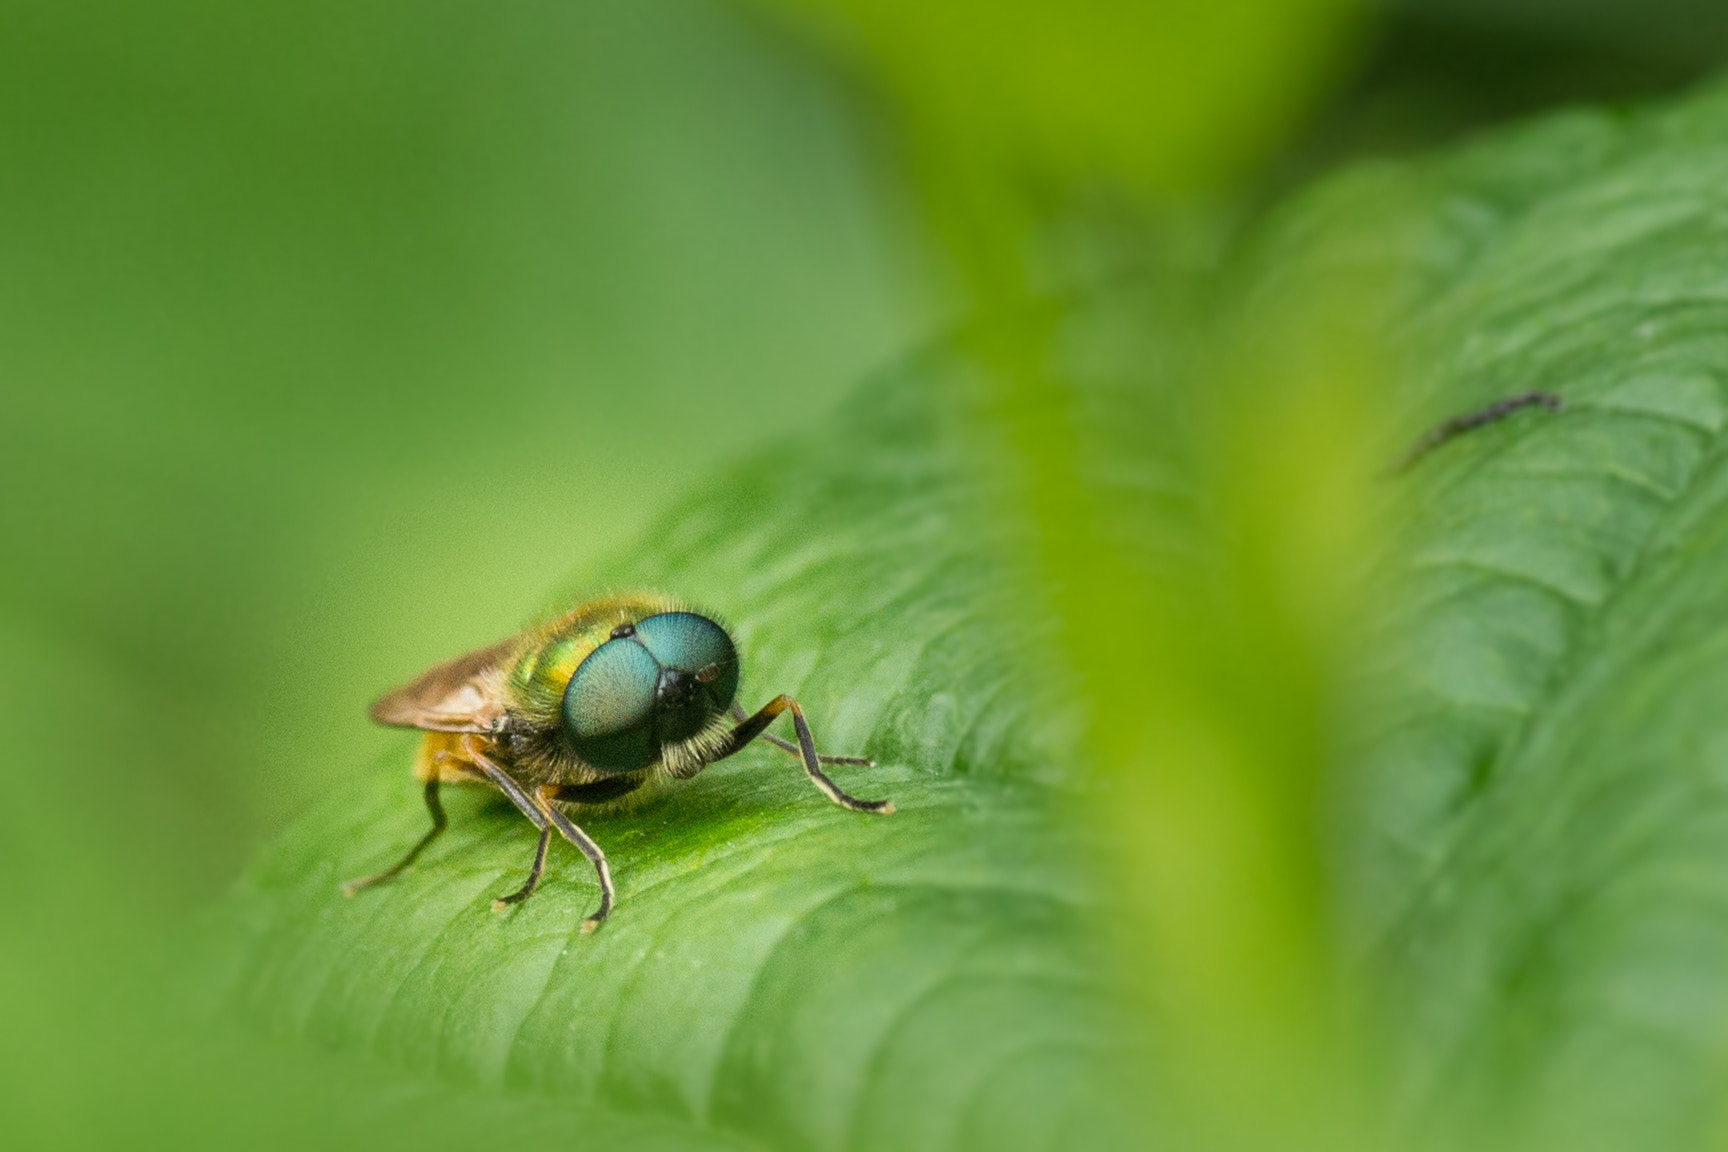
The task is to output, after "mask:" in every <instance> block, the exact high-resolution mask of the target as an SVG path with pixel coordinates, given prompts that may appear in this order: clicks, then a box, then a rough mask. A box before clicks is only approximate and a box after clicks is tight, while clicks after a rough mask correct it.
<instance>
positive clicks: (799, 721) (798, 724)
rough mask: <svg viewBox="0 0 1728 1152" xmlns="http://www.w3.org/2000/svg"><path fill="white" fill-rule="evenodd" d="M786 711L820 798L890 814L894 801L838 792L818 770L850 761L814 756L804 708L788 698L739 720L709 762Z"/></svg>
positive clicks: (725, 754)
mask: <svg viewBox="0 0 1728 1152" xmlns="http://www.w3.org/2000/svg"><path fill="white" fill-rule="evenodd" d="M786 711H790V712H791V713H792V727H793V728H794V729H796V730H797V733H798V746H797V751H798V756H799V758H800V759H802V760H803V761H804V771H805V773H806V774H807V775H808V776H809V777H810V782H811V783H812V784H814V785H816V787H817V789H818V790H819V791H821V793H822V795H824V796H826V797H828V799H830V800H832V801H834V803H836V804H838V805H840V807H842V808H850V809H852V811H854V812H875V813H878V814H880V815H883V816H886V815H888V814H889V813H891V812H893V811H894V801H892V800H859V799H857V798H856V797H853V796H848V795H847V794H846V793H845V792H842V791H841V790H840V786H839V785H838V784H835V783H834V781H832V780H830V779H828V776H827V774H826V773H824V772H823V771H822V765H823V764H824V763H851V762H853V761H852V760H851V758H847V759H845V760H840V759H839V758H826V757H822V756H818V755H816V738H815V737H813V736H811V735H810V724H809V722H808V721H807V720H805V719H804V709H802V708H800V707H798V701H796V700H794V699H792V697H790V696H785V695H781V696H776V697H774V699H772V700H770V701H768V703H766V704H764V705H763V706H762V710H761V711H759V712H757V713H756V715H754V716H752V717H750V718H749V719H747V720H742V721H740V722H739V724H738V727H736V728H734V729H732V731H731V732H730V733H729V734H728V735H727V737H726V743H725V744H724V745H723V746H722V747H721V748H720V750H719V751H718V752H717V753H716V754H715V755H714V756H712V757H711V758H710V759H711V760H724V759H725V758H726V757H728V756H730V755H732V753H734V752H736V751H738V749H740V748H742V747H744V745H746V744H748V743H750V741H752V740H754V739H756V737H758V736H763V735H766V730H767V728H768V725H770V724H772V723H773V722H774V720H775V718H776V717H778V716H779V715H780V713H782V712H786ZM769 739H770V740H773V742H774V743H775V744H782V742H781V741H779V740H776V739H774V738H773V737H769ZM782 746H784V745H782ZM866 763H869V761H866Z"/></svg>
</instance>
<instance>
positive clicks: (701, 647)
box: [564, 612, 738, 772]
mask: <svg viewBox="0 0 1728 1152" xmlns="http://www.w3.org/2000/svg"><path fill="white" fill-rule="evenodd" d="M621 633H622V634H621ZM612 637H613V638H612V639H610V640H608V641H606V643H604V644H602V645H600V647H598V648H596V649H594V651H593V652H590V653H589V654H588V657H587V659H585V660H583V661H582V663H581V665H580V666H578V667H577V669H576V674H575V675H574V676H572V677H571V678H570V684H569V686H568V687H567V688H566V689H565V690H564V723H565V726H566V728H567V729H568V730H569V735H570V740H571V743H572V745H573V747H574V750H575V752H576V754H577V755H578V756H580V757H582V759H583V760H585V761H587V762H588V763H589V764H592V765H593V766H594V767H596V768H601V769H604V770H607V771H612V772H633V771H636V770H637V769H639V768H646V767H647V766H648V765H649V764H651V763H653V761H654V758H655V757H656V756H658V755H659V754H660V746H661V745H663V744H673V743H676V742H678V741H680V740H688V739H690V737H692V736H694V735H696V733H698V732H700V731H701V730H702V729H703V728H704V727H706V726H707V724H708V722H709V721H710V720H712V719H713V718H714V717H715V716H717V715H719V714H720V713H722V712H724V711H725V710H726V709H727V708H729V707H731V705H732V700H733V698H734V697H736V696H737V694H738V651H737V649H736V648H734V647H733V645H732V638H731V637H730V636H728V635H726V630H725V629H724V628H721V627H720V625H718V624H716V623H714V621H712V620H710V619H708V618H707V617H706V616H698V615H696V614H695V613H694V612H662V613H660V614H659V615H657V616H650V617H648V618H647V619H646V620H642V621H640V622H638V623H637V624H636V625H635V627H634V629H633V630H631V631H625V629H624V627H623V626H620V627H619V628H616V629H614V630H613V632H612Z"/></svg>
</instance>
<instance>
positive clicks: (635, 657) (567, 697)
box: [564, 634, 660, 772]
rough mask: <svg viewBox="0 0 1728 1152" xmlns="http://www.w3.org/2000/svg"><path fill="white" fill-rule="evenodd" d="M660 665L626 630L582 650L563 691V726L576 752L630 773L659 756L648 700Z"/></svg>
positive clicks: (651, 702) (597, 764)
mask: <svg viewBox="0 0 1728 1152" xmlns="http://www.w3.org/2000/svg"><path fill="white" fill-rule="evenodd" d="M659 687H660V664H659V662H658V661H656V660H655V659H654V657H653V656H652V655H650V654H649V652H648V649H646V648H644V647H642V645H640V644H638V643H637V642H636V641H635V639H633V638H632V637H630V636H629V635H628V634H626V635H624V636H620V637H617V638H615V639H612V640H608V641H606V643H604V644H602V645H600V647H598V648H596V649H594V651H592V652H590V653H589V654H588V657H587V659H585V660H583V661H582V663H581V664H580V665H579V666H578V667H577V669H576V674H575V675H574V676H572V677H571V678H570V684H569V686H568V687H566V688H565V689H564V726H565V728H566V730H567V731H568V733H569V736H570V742H571V744H572V745H573V747H574V750H575V752H576V755H578V756H580V757H582V759H583V760H585V761H587V762H588V763H589V764H592V765H593V766H594V767H596V768H601V769H605V770H607V771H612V772H634V771H635V770H637V769H638V768H646V767H647V766H648V765H649V764H651V763H653V762H654V758H655V757H656V756H658V755H659V754H660V745H659V742H658V741H657V740H656V739H655V738H654V701H655V696H656V693H657V692H658V690H659Z"/></svg>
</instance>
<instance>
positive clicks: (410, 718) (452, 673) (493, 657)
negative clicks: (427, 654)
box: [368, 639, 516, 732]
mask: <svg viewBox="0 0 1728 1152" xmlns="http://www.w3.org/2000/svg"><path fill="white" fill-rule="evenodd" d="M515 649H516V641H515V640H513V639H512V640H505V641H502V642H500V643H498V644H494V645H492V647H490V648H482V649H480V650H479V651H477V652H470V653H468V655H466V656H459V657H457V658H456V659H454V660H451V661H449V662H447V663H444V664H438V665H435V666H433V667H431V668H428V669H427V670H426V671H424V672H422V673H421V674H420V675H419V677H418V678H416V679H415V680H414V681H413V682H412V683H409V684H406V685H404V686H403V687H401V688H398V689H396V691H394V692H392V693H390V694H389V695H388V696H385V697H384V698H383V699H381V700H379V701H378V702H377V703H375V704H373V705H372V709H371V711H370V712H369V713H368V715H370V716H371V717H372V719H374V720H376V721H377V722H378V723H380V724H391V725H394V726H396V727H398V728H423V729H425V730H426V731H428V732H489V731H491V730H492V722H493V721H494V720H496V719H497V718H498V717H499V716H500V715H502V714H503V712H504V701H503V699H502V689H503V684H504V674H505V672H506V671H507V669H506V668H505V666H504V662H505V661H506V660H508V659H509V658H510V655H511V653H512V652H514V651H515Z"/></svg>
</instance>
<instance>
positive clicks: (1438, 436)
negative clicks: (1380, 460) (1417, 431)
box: [1386, 392, 1566, 476]
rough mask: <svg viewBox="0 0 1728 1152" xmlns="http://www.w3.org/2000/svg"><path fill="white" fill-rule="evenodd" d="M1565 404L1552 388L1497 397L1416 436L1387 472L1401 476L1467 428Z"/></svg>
mask: <svg viewBox="0 0 1728 1152" xmlns="http://www.w3.org/2000/svg"><path fill="white" fill-rule="evenodd" d="M1565 406H1566V404H1565V401H1563V400H1561V399H1560V397H1558V396H1556V395H1554V393H1552V392H1520V393H1519V394H1518V395H1516V396H1508V397H1506V398H1505V399H1504V400H1496V401H1495V402H1494V403H1492V404H1489V405H1488V406H1487V407H1484V408H1478V409H1476V411H1474V412H1466V413H1464V414H1463V415H1462V416H1454V417H1452V419H1450V420H1447V421H1445V422H1443V423H1441V424H1437V425H1435V426H1434V427H1432V428H1430V429H1429V430H1428V431H1426V432H1424V433H1423V434H1422V435H1421V436H1420V437H1418V438H1417V440H1416V442H1415V443H1414V444H1412V445H1410V447H1408V448H1406V449H1405V450H1404V454H1403V455H1402V456H1400V457H1398V459H1397V460H1396V461H1395V462H1393V464H1392V466H1391V467H1390V468H1388V469H1386V474H1387V475H1388V476H1399V475H1402V474H1403V473H1405V472H1408V471H1409V470H1410V469H1411V468H1413V467H1415V465H1416V462H1417V461H1419V460H1421V459H1422V458H1423V457H1424V456H1426V455H1428V453H1430V452H1432V451H1434V450H1435V449H1436V448H1438V447H1440V446H1441V445H1442V444H1445V443H1446V442H1447V441H1449V440H1455V439H1457V438H1458V437H1459V436H1462V435H1464V433H1466V432H1471V431H1474V430H1475V429H1477V428H1481V427H1482V426H1483V425H1485V424H1493V423H1495V422H1496V421H1499V420H1504V419H1505V418H1506V417H1508V416H1510V415H1512V413H1514V412H1516V411H1518V410H1519V409H1521V408H1546V409H1548V411H1550V412H1558V411H1560V410H1561V409H1562V408H1564V407H1565Z"/></svg>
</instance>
